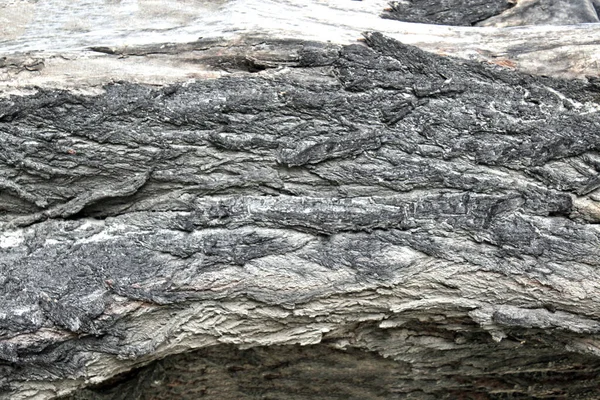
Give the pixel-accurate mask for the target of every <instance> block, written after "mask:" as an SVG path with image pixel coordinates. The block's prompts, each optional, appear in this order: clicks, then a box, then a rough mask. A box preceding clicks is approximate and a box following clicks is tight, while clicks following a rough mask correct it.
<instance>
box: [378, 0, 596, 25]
mask: <svg viewBox="0 0 600 400" xmlns="http://www.w3.org/2000/svg"><path fill="white" fill-rule="evenodd" d="M597 9H598V3H597V2H596V1H594V0H570V1H564V0H520V1H519V0H492V1H490V0H458V1H456V0H402V1H394V2H392V3H391V4H390V9H389V10H387V11H386V13H385V14H383V17H384V18H389V19H395V20H398V21H406V22H419V23H424V24H439V25H458V26H474V25H480V26H520V25H570V24H579V23H594V22H598V21H599V20H598V13H597Z"/></svg>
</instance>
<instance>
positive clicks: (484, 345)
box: [0, 21, 600, 399]
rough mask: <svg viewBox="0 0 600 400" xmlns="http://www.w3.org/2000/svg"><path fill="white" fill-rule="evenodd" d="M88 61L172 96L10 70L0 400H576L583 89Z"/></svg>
mask: <svg viewBox="0 0 600 400" xmlns="http://www.w3.org/2000/svg"><path fill="white" fill-rule="evenodd" d="M388 22H392V21H388ZM92 53H93V54H94V56H93V57H98V58H96V60H103V61H102V62H106V63H108V65H116V63H119V62H121V61H120V60H123V59H124V60H125V61H123V62H127V60H128V59H132V58H133V59H135V58H136V57H142V60H155V61H156V60H158V61H156V63H155V64H152V65H150V66H149V68H156V70H160V69H159V68H158V67H157V65H162V66H164V65H166V64H165V63H166V62H165V61H164V60H165V59H166V60H171V59H173V58H175V59H177V60H178V63H177V64H171V68H172V69H174V70H177V68H180V70H177V72H174V73H173V74H172V75H168V77H167V78H165V79H166V81H164V80H161V81H157V80H155V79H156V78H155V77H152V78H149V77H148V76H149V75H144V76H142V75H140V76H141V77H142V81H144V79H148V80H149V82H151V83H154V85H149V84H141V83H136V82H134V79H127V80H124V81H113V82H112V83H110V84H105V83H104V81H103V80H104V79H105V78H106V76H104V75H103V76H102V77H101V78H97V77H94V76H92V77H91V78H89V79H90V81H89V82H95V84H96V85H98V86H90V85H89V84H88V85H87V86H86V85H82V84H81V81H78V82H79V83H78V84H77V85H75V86H69V85H68V84H65V83H63V84H59V83H60V82H59V81H50V80H48V77H52V76H53V77H54V79H56V78H57V77H64V75H61V74H64V73H65V72H64V71H62V72H61V71H60V70H59V71H58V72H57V71H56V70H54V72H48V71H46V72H44V69H40V70H36V69H35V68H34V67H35V65H37V64H36V63H31V62H30V61H26V63H25V64H23V62H25V61H23V60H27V58H24V56H23V55H22V54H16V55H11V57H14V59H15V60H20V61H19V62H21V64H18V63H17V64H10V65H17V66H16V67H11V68H17V69H18V68H21V72H22V73H24V74H26V75H25V77H24V82H31V79H33V78H32V77H35V76H38V77H40V76H41V77H45V78H44V79H45V82H46V85H45V87H38V88H33V87H30V86H27V85H23V84H21V85H18V84H17V85H13V86H11V84H7V86H6V87H7V88H10V90H12V91H14V90H17V94H12V95H9V94H8V92H7V93H5V94H4V95H3V96H2V97H0V143H1V144H2V148H1V151H0V283H1V285H0V359H1V360H2V361H1V362H0V398H2V399H26V398H37V399H49V398H54V397H57V396H68V397H67V398H71V399H113V398H114V399H119V398H122V399H126V398H127V399H129V398H153V399H156V398H164V399H171V398H184V399H193V398H199V397H206V398H213V399H237V398H248V399H252V398H256V399H258V398H261V399H267V398H272V399H275V398H290V399H308V398H317V397H318V398H331V399H333V398H356V399H359V398H360V399H371V398H372V399H380V398H399V399H400V398H402V399H404V398H413V399H437V398H448V399H454V398H482V399H488V398H489V399H500V398H509V397H510V398H554V399H578V398H579V399H594V398H597V397H598V395H599V392H598V384H599V381H598V378H597V374H598V371H599V370H600V359H599V358H598V357H599V356H600V350H599V349H600V311H599V310H600V308H599V304H600V290H599V289H600V276H599V275H600V274H599V272H598V267H599V266H600V248H599V245H600V230H599V229H598V223H599V222H600V205H599V204H600V194H599V193H600V190H599V188H600V153H599V150H600V135H599V134H598V132H599V129H600V120H599V118H598V116H599V114H598V113H599V109H600V105H599V104H598V103H599V97H600V84H598V80H597V79H596V78H594V77H589V78H588V79H582V80H564V79H558V78H551V77H543V76H533V75H528V74H525V73H522V72H520V71H518V70H517V69H516V66H515V65H511V64H510V62H508V61H506V62H497V63H496V64H500V65H495V64H492V63H480V62H476V61H469V60H464V59H458V58H456V59H455V58H451V57H447V56H440V55H437V54H433V53H429V52H425V51H423V50H421V49H418V48H416V47H413V46H408V45H405V44H402V43H400V42H398V41H397V40H395V39H393V38H390V37H387V36H385V35H382V34H381V33H377V32H371V33H369V34H366V35H365V40H364V41H363V42H361V43H354V44H341V43H336V42H333V43H327V42H323V41H314V40H307V39H302V40H299V39H290V38H288V39H284V38H276V39H274V38H270V37H261V36H259V35H258V36H254V37H247V36H246V37H245V38H244V39H243V40H240V39H239V38H238V39H236V40H231V39H219V40H218V39H214V38H208V39H201V40H196V41H194V42H190V43H187V44H181V43H180V44H166V43H165V44H156V43H154V44H147V45H138V46H128V47H115V46H112V45H106V46H105V45H103V44H99V45H98V46H95V47H94V48H93V49H92ZM27 57H31V54H30V55H28V56H27ZM86 57H87V56H86ZM152 57H154V59H153V58H152ZM83 59H84V60H88V59H87V58H83ZM155 61H152V62H155ZM142 62H143V61H142ZM179 62H181V63H179ZM69 63H71V61H68V64H66V65H73V64H72V63H71V64H69ZM161 63H162V64H161ZM193 63H196V64H197V65H198V69H199V70H201V71H202V72H201V73H200V72H198V74H199V75H196V76H195V77H194V78H195V79H194V80H191V81H190V80H188V81H181V79H179V78H177V79H175V78H173V77H177V76H180V75H178V74H180V73H181V70H184V71H185V70H186V68H188V67H189V65H192V64H193ZM44 65H46V64H45V63H44ZM182 65H183V66H184V67H182ZM503 65H504V66H503ZM27 66H29V68H28V67H27ZM505 67H507V68H505ZM21 72H19V73H21ZM10 73H11V74H17V73H16V72H14V71H13V72H10ZM44 73H46V74H47V75H44ZM135 73H136V72H133V73H132V74H135ZM27 74H30V75H27ZM35 74H38V75H35ZM13 76H14V75H13ZM111 76H113V77H114V75H111ZM61 79H62V78H61ZM57 82H58V83H57ZM298 345H303V346H298ZM197 349H200V350H197ZM190 350H197V351H196V352H193V353H188V354H180V355H174V354H179V353H184V352H188V351H190ZM165 357H167V358H165ZM161 359H162V361H156V360H161ZM120 374H126V375H120ZM94 385H96V386H94ZM84 387H90V388H89V389H83V390H80V391H78V392H73V391H74V390H76V389H81V388H84ZM72 392H73V393H72Z"/></svg>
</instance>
